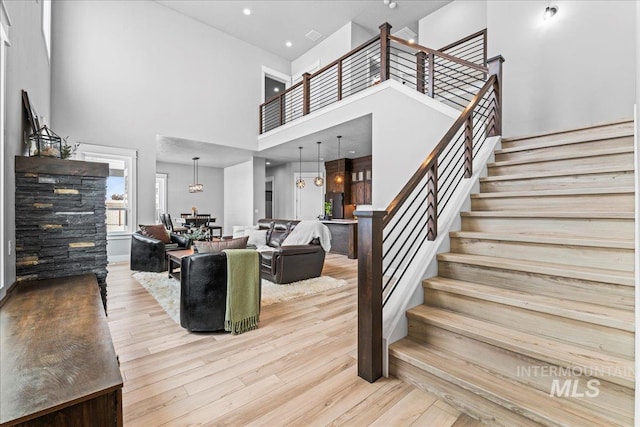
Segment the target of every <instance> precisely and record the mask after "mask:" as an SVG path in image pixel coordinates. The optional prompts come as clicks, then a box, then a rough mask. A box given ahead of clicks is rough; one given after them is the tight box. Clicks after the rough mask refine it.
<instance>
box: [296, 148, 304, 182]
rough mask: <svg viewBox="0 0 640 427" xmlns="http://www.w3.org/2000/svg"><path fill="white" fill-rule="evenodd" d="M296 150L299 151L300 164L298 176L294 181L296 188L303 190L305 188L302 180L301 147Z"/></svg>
mask: <svg viewBox="0 0 640 427" xmlns="http://www.w3.org/2000/svg"><path fill="white" fill-rule="evenodd" d="M298 150H300V162H299V163H298V164H299V170H298V172H299V174H298V179H297V180H296V187H298V188H299V189H303V188H304V186H305V182H304V179H302V147H298Z"/></svg>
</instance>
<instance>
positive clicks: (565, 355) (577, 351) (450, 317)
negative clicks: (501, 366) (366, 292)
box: [407, 304, 635, 388]
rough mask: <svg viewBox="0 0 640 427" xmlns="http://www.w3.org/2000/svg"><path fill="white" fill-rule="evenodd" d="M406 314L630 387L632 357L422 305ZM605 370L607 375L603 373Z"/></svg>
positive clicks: (632, 386)
mask: <svg viewBox="0 0 640 427" xmlns="http://www.w3.org/2000/svg"><path fill="white" fill-rule="evenodd" d="M407 316H408V317H409V318H412V319H416V320H417V321H420V322H423V323H426V324H429V325H433V326H437V327H439V328H441V329H445V330H448V331H451V332H455V333H457V334H460V335H464V336H466V337H469V338H473V339H475V340H478V341H482V342H485V343H487V344H491V345H495V346H497V347H500V348H503V349H506V350H509V351H513V352H515V353H520V354H524V355H527V356H529V357H532V358H534V359H539V360H544V361H545V362H549V363H552V364H555V365H558V366H563V367H567V368H571V367H581V368H583V369H584V370H588V371H589V372H592V371H593V372H592V373H593V376H595V377H598V378H601V379H603V380H605V381H609V382H612V383H615V384H618V385H621V386H624V387H628V388H634V381H635V376H634V374H633V370H634V361H633V360H629V359H625V358H622V357H619V356H614V355H611V354H604V353H601V352H598V351H594V350H591V349H588V348H584V347H580V346H577V345H572V344H568V343H565V342H561V341H557V340H553V339H550V338H546V337H543V336H540V335H535V334H532V333H527V332H524V331H519V330H514V329H511V328H507V327H505V326H502V325H499V324H496V323H491V322H487V321H484V320H480V319H477V318H473V317H468V316H464V315H461V314H458V313H454V312H452V311H448V310H444V309H440V308H436V307H429V306H426V305H424V304H423V305H419V306H416V307H414V308H412V309H410V310H408V311H407ZM605 373H609V374H610V375H604V374H605ZM601 374H602V375H601Z"/></svg>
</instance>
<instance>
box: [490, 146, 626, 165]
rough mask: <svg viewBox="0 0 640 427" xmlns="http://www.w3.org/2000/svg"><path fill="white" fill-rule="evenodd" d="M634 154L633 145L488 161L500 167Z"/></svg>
mask: <svg viewBox="0 0 640 427" xmlns="http://www.w3.org/2000/svg"><path fill="white" fill-rule="evenodd" d="M626 153H629V154H633V147H631V148H627V147H622V148H603V149H601V150H593V151H589V152H587V153H572V154H565V155H563V156H562V157H558V156H553V155H539V156H533V155H532V156H531V157H527V158H526V159H517V160H503V161H499V162H493V163H487V167H488V168H491V167H500V166H513V165H525V164H529V163H543V162H553V161H556V160H570V159H583V158H588V157H598V156H606V155H610V154H626Z"/></svg>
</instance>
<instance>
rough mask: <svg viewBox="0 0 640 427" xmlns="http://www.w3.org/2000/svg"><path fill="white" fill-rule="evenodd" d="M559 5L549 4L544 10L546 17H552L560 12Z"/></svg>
mask: <svg viewBox="0 0 640 427" xmlns="http://www.w3.org/2000/svg"><path fill="white" fill-rule="evenodd" d="M558 9H559V8H558V6H547V8H546V9H545V10H544V19H545V20H547V19H551V18H553V17H554V16H555V14H556V13H558Z"/></svg>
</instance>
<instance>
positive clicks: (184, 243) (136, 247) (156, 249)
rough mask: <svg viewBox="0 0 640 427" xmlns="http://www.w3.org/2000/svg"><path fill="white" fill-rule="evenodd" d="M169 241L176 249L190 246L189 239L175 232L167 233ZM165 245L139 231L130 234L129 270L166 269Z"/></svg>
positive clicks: (158, 270) (154, 270)
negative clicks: (169, 237)
mask: <svg viewBox="0 0 640 427" xmlns="http://www.w3.org/2000/svg"><path fill="white" fill-rule="evenodd" d="M169 235H170V236H171V243H172V244H173V246H176V244H177V246H176V247H177V249H187V248H189V246H191V239H189V238H188V237H184V236H180V235H178V234H175V233H169ZM166 250H167V246H166V245H165V244H164V243H163V242H162V241H161V240H158V239H154V238H153V237H147V236H144V235H143V234H142V233H141V232H140V231H136V232H135V233H133V234H132V235H131V259H130V268H131V270H137V271H153V272H156V273H159V272H161V271H166V270H167V268H168V266H167V254H166Z"/></svg>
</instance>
